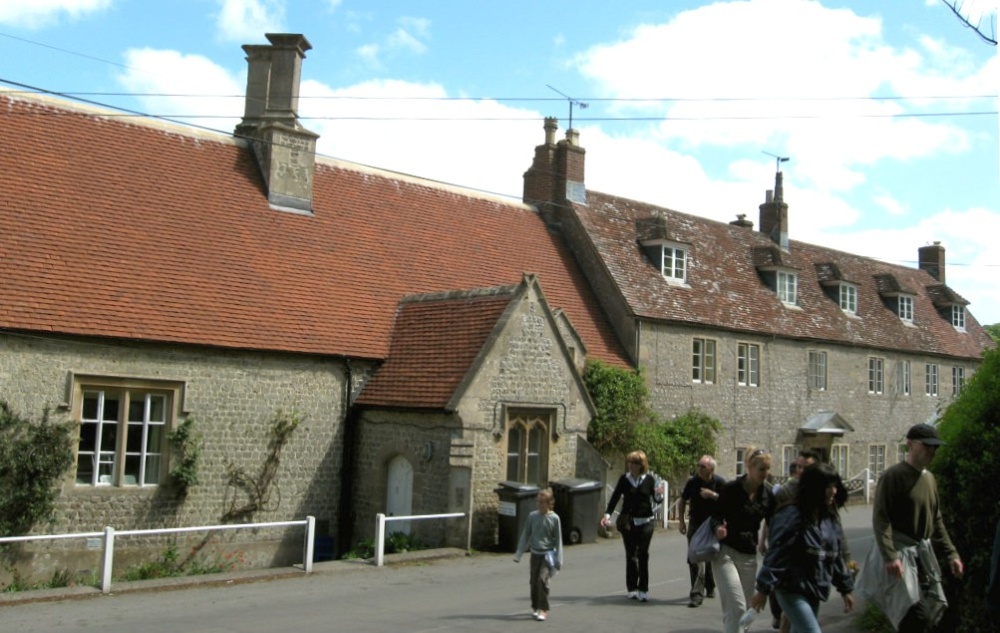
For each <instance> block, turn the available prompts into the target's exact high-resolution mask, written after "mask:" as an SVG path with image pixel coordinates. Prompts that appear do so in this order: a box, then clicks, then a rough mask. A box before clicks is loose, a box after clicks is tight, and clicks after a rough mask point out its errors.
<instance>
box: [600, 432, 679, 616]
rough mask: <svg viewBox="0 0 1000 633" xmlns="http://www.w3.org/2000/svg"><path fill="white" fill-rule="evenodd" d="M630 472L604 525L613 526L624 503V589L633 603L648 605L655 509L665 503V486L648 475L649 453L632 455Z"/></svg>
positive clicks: (620, 480)
mask: <svg viewBox="0 0 1000 633" xmlns="http://www.w3.org/2000/svg"><path fill="white" fill-rule="evenodd" d="M625 461H626V463H627V464H628V471H627V472H625V473H624V474H622V476H621V477H619V478H618V483H617V484H616V485H615V490H614V492H612V493H611V499H609V500H608V507H607V510H605V512H604V518H602V519H601V525H602V526H604V527H605V528H606V527H608V526H609V525H610V524H611V514H612V513H613V512H614V511H615V507H617V505H618V500H619V499H621V500H622V509H621V513H620V519H621V520H619V521H618V528H619V531H620V532H621V535H622V543H623V544H624V545H625V589H626V591H627V593H626V596H627V597H628V598H629V599H630V600H638V601H640V602H647V601H649V544H650V543H651V542H652V540H653V528H654V527H655V525H654V520H653V509H654V507H655V505H656V504H658V503H662V502H663V491H664V485H663V483H662V482H661V483H660V484H659V485H657V483H656V480H655V478H654V477H653V476H652V475H651V474H650V473H649V461H648V460H647V459H646V453H644V452H642V451H632V452H631V453H629V454H628V456H627V457H626V458H625Z"/></svg>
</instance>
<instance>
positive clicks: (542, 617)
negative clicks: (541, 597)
mask: <svg viewBox="0 0 1000 633" xmlns="http://www.w3.org/2000/svg"><path fill="white" fill-rule="evenodd" d="M535 619H536V620H538V621H539V622H545V612H544V611H539V612H538V615H536V616H535Z"/></svg>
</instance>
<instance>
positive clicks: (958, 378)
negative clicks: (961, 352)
mask: <svg viewBox="0 0 1000 633" xmlns="http://www.w3.org/2000/svg"><path fill="white" fill-rule="evenodd" d="M964 386H965V367H952V368H951V393H952V395H953V396H958V394H960V393H962V387H964Z"/></svg>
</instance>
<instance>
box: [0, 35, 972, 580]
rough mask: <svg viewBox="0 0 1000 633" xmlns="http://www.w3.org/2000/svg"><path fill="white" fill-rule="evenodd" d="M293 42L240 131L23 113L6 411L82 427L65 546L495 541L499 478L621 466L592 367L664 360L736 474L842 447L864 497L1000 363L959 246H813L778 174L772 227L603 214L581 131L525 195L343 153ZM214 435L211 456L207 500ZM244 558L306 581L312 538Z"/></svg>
mask: <svg viewBox="0 0 1000 633" xmlns="http://www.w3.org/2000/svg"><path fill="white" fill-rule="evenodd" d="M268 40H269V44H267V45H261V46H246V47H244V50H245V51H246V55H247V61H248V64H249V67H248V83H247V99H246V107H245V113H244V117H243V120H242V122H241V124H240V125H239V126H238V127H237V129H236V133H235V135H233V136H229V135H224V134H216V133H210V132H206V131H201V130H197V129H192V128H188V127H184V126H179V125H173V124H169V123H164V122H162V121H156V120H145V119H132V118H122V117H115V116H109V114H110V113H109V112H108V111H105V110H99V109H95V108H92V107H85V106H79V105H75V104H70V103H68V102H65V101H61V100H55V99H52V98H48V97H44V96H39V95H26V94H23V93H0V108H2V109H3V116H0V133H2V135H3V138H5V139H7V143H6V146H5V151H4V152H0V174H3V183H4V189H5V195H4V196H3V198H2V199H0V235H2V236H3V237H2V239H0V398H2V399H4V400H6V401H8V402H9V403H10V404H11V405H12V407H13V408H14V409H15V410H17V411H18V412H20V413H22V414H25V415H29V416H38V415H40V413H41V412H42V411H43V410H44V409H46V408H48V409H50V410H51V411H52V417H53V418H54V419H56V420H62V421H68V422H72V423H73V424H74V425H75V427H74V428H75V429H76V430H75V434H76V435H75V452H76V457H77V461H76V464H75V466H74V467H73V468H72V469H71V470H70V472H68V473H67V474H66V477H65V480H64V481H63V482H62V485H61V488H60V494H59V497H58V499H57V511H58V512H57V517H56V521H55V523H54V524H53V525H51V526H50V525H45V526H38V528H37V529H38V530H45V531H51V532H53V533H64V532H78V531H85V532H89V531H99V530H101V529H103V527H104V526H106V525H112V526H115V527H117V528H158V527H164V526H168V527H169V526H192V525H212V524H216V523H219V522H220V521H232V520H240V521H255V522H264V521H279V520H288V519H300V518H303V517H304V516H306V515H313V516H316V517H317V519H318V522H319V533H320V534H321V535H330V536H332V537H333V538H334V539H335V542H336V545H337V549H338V550H341V551H343V550H345V549H347V548H349V547H350V546H351V545H352V544H353V543H354V542H355V541H356V540H357V539H358V538H361V537H370V536H371V535H372V533H373V531H374V515H375V513H376V512H388V513H392V514H396V515H405V514H409V513H412V514H429V513H446V512H465V513H466V515H467V516H466V518H465V519H463V520H461V521H453V520H449V522H444V523H437V522H426V523H424V522H419V523H418V522H412V523H411V525H410V526H401V527H405V528H407V529H409V530H411V531H412V532H413V533H414V534H415V535H416V536H418V537H419V538H420V539H421V540H423V541H424V542H426V543H428V544H432V545H436V544H449V545H457V546H460V547H465V546H469V545H471V546H473V547H476V548H485V547H490V546H491V545H493V544H494V543H495V542H496V536H497V526H498V516H497V514H498V507H499V504H498V498H497V495H496V494H495V491H494V489H495V488H496V486H497V484H498V482H500V481H505V480H514V481H520V482H527V483H539V484H544V483H545V482H547V481H550V480H557V479H562V478H567V477H586V478H598V479H599V478H602V477H603V476H604V474H605V473H606V471H607V467H608V465H607V463H606V462H604V461H603V460H602V459H601V458H600V456H599V455H596V454H595V452H594V451H593V449H592V448H591V447H590V446H589V445H588V444H587V442H586V429H587V425H588V423H589V421H590V419H591V418H592V416H593V404H592V403H591V401H590V400H589V398H588V396H587V394H586V391H585V390H584V388H583V383H582V379H581V373H582V369H583V366H584V363H585V362H586V360H588V359H599V360H601V361H604V362H607V363H610V364H612V365H615V366H619V367H635V366H643V367H644V368H646V370H647V376H648V377H649V380H650V386H651V388H652V393H653V399H654V405H655V408H656V409H657V410H658V411H659V412H660V413H661V414H663V415H664V416H665V417H667V418H669V417H671V416H674V415H677V414H680V413H683V412H685V411H687V410H688V409H689V408H690V407H692V406H697V407H699V408H701V409H703V410H704V411H706V412H707V413H709V414H711V415H713V416H714V417H717V418H719V419H720V420H721V421H722V422H723V423H724V426H725V430H724V432H723V435H722V437H720V438H719V440H720V444H721V446H722V454H721V455H720V456H719V457H720V462H721V464H722V466H721V468H720V471H721V472H723V473H724V474H727V475H732V474H734V473H735V472H736V470H737V463H738V461H739V457H740V454H741V450H742V449H744V448H745V447H746V446H748V445H758V446H764V447H767V448H770V449H771V450H773V451H775V452H778V451H782V452H783V453H788V452H789V451H793V450H794V449H795V447H797V446H800V445H805V444H808V443H810V442H814V441H816V439H817V438H821V439H822V438H826V439H827V440H829V438H831V437H833V436H836V437H837V439H836V441H833V442H829V441H827V442H826V443H824V444H822V447H824V448H825V449H826V450H827V451H828V455H829V457H830V458H831V459H832V460H833V461H834V462H835V463H837V465H838V467H840V468H841V469H842V470H844V471H845V473H846V474H854V473H855V472H856V471H857V470H859V469H860V468H863V467H866V466H868V465H869V463H871V464H872V465H874V466H875V467H876V470H879V469H880V468H882V467H883V466H884V465H885V464H888V463H890V462H891V461H894V460H895V459H897V457H898V455H897V450H898V448H897V444H898V442H899V440H900V438H901V437H902V432H903V429H905V428H906V427H907V426H908V425H909V424H912V423H913V422H917V421H924V420H927V419H930V418H932V417H933V415H934V413H935V411H936V410H937V408H938V407H939V406H941V405H942V404H944V403H945V402H947V400H948V399H949V398H950V397H951V396H952V395H953V392H954V390H957V389H959V388H960V386H961V383H962V381H963V379H964V378H967V377H968V376H969V375H970V374H971V373H972V372H973V371H974V370H975V368H976V366H977V363H978V359H979V357H980V354H981V352H982V351H983V350H984V349H985V348H986V347H988V346H989V345H990V342H989V339H988V337H987V336H986V334H985V333H984V332H983V330H982V328H981V327H980V326H979V324H978V323H977V322H976V321H975V319H974V318H973V317H972V315H971V314H970V313H968V312H967V311H966V309H965V306H966V303H967V302H966V301H965V300H964V299H962V298H961V297H960V296H959V295H958V294H956V293H955V292H954V291H953V290H951V289H950V288H949V287H948V286H947V285H945V276H944V275H945V261H944V249H943V248H942V247H941V246H940V245H932V246H928V247H923V248H921V249H920V258H921V267H920V268H919V269H909V268H905V267H901V266H893V265H890V264H885V263H881V262H878V261H875V260H871V259H868V258H862V257H858V256H855V255H850V254H848V253H843V252H838V251H833V250H830V249H825V248H821V247H818V246H814V245H809V244H804V243H800V242H797V241H794V240H791V239H789V231H788V207H787V205H785V202H784V200H783V196H782V188H781V182H780V175H779V180H778V182H777V183H776V187H775V190H774V191H773V192H772V193H770V194H769V195H768V198H767V200H766V202H765V203H764V204H763V205H761V221H760V226H761V229H762V230H761V231H755V230H753V228H752V225H751V224H750V223H749V222H747V221H746V220H745V219H740V220H738V221H736V222H734V223H733V224H731V225H729V224H724V223H718V222H712V221H709V220H705V219H702V218H697V217H695V216H690V215H686V214H682V213H677V212H675V211H671V210H668V209H663V208H659V207H654V206H652V205H648V204H644V203H641V202H637V201H634V200H629V199H626V198H622V197H617V196H611V195H607V194H602V193H598V192H593V191H588V190H587V189H586V186H585V181H584V159H585V152H584V150H583V148H582V147H581V146H580V143H579V138H578V135H577V133H576V132H575V131H574V130H569V131H568V132H567V134H566V139H564V140H559V141H557V140H556V131H557V125H556V122H555V120H547V121H546V123H545V141H544V143H542V144H541V145H539V146H538V147H536V148H535V153H534V159H533V161H532V163H531V165H530V167H529V169H528V171H527V172H526V173H525V190H524V200H523V202H515V201H510V200H505V199H501V198H497V197H492V196H488V195H484V194H482V193H480V192H476V191H471V190H467V189H462V188H458V187H452V186H448V185H443V184H441V183H437V182H431V181H426V180H421V179H419V178H414V177H410V176H405V175H401V174H398V173H391V172H384V171H380V170H378V169H374V168H371V167H365V166H359V165H355V164H351V163H347V162H344V161H338V160H332V159H328V158H324V157H321V156H317V155H316V153H315V143H316V138H317V137H316V135H315V134H314V133H312V132H310V131H309V130H307V129H305V128H304V127H303V126H302V125H301V123H300V121H299V118H298V115H297V108H298V83H299V77H300V74H301V68H302V61H303V59H304V57H305V53H306V51H308V50H309V48H310V46H309V43H308V41H307V40H306V39H305V38H304V37H302V36H301V35H288V34H270V35H268ZM389 149H391V148H387V150H389ZM526 149H527V148H526ZM526 154H527V152H526ZM526 158H527V156H526ZM935 381H936V382H935ZM186 420H192V421H193V424H194V428H195V429H196V432H197V433H198V434H200V436H201V437H202V439H203V451H202V455H201V459H200V462H199V467H198V468H199V473H198V476H199V483H198V484H197V485H195V486H193V487H192V488H190V489H189V490H188V491H187V494H186V495H182V494H179V493H178V492H177V490H176V487H175V486H174V485H172V480H171V477H170V474H169V473H170V471H171V468H172V467H173V466H174V465H176V463H177V459H178V452H177V449H176V448H175V447H172V446H171V444H170V442H169V441H168V437H169V433H170V432H171V431H173V430H175V429H176V428H178V426H179V425H180V424H181V423H182V422H184V421H186ZM296 421H297V422H298V426H297V427H294V430H292V431H291V432H290V433H288V434H287V437H286V438H285V439H287V442H285V443H283V444H282V443H280V442H276V441H275V438H276V432H277V431H278V430H280V429H281V428H286V429H287V428H289V427H287V426H286V427H283V426H282V425H283V424H288V423H290V422H291V423H294V422H296ZM275 460H277V461H276V462H275ZM779 463H780V461H779ZM275 464H276V465H275ZM241 538H242V537H238V536H234V537H232V539H233V540H236V541H237V542H238V544H239V545H240V546H242V547H245V548H246V549H247V551H248V553H249V554H250V555H251V556H252V557H253V560H255V561H256V562H258V563H259V564H271V563H277V562H287V561H289V560H295V559H296V558H295V557H296V555H297V552H296V551H295V549H296V541H295V539H294V538H292V537H290V536H289V535H288V534H283V533H280V532H279V533H275V534H274V535H273V537H269V536H262V535H257V536H254V537H252V538H247V539H246V540H245V541H241V540H240V539H241ZM146 545H147V546H148V547H155V548H162V542H154V543H148V544H146ZM53 547H55V546H53ZM48 549H49V547H48V546H38V547H37V548H35V549H30V548H29V550H27V551H26V553H25V556H26V558H25V562H26V564H28V565H31V566H32V567H33V569H35V570H36V571H38V572H39V573H41V574H42V575H44V574H45V572H46V565H48V566H56V565H66V562H65V561H66V558H65V556H64V557H63V558H58V557H55V556H53V557H51V558H50V557H48V555H47V550H48ZM136 549H137V550H138V549H141V548H140V547H139V546H138V545H137V546H136ZM77 556H78V559H79V560H77V561H75V563H73V564H71V565H69V566H70V568H75V569H78V570H80V569H86V568H87V567H88V566H89V565H93V564H94V562H93V559H94V558H95V557H96V556H97V553H96V552H92V551H90V552H83V553H79V552H77ZM116 564H119V563H116Z"/></svg>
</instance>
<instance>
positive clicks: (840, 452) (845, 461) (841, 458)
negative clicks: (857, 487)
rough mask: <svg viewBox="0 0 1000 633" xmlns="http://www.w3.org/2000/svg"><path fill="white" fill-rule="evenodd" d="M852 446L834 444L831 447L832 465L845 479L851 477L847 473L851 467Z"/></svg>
mask: <svg viewBox="0 0 1000 633" xmlns="http://www.w3.org/2000/svg"><path fill="white" fill-rule="evenodd" d="M849 452H850V446H848V445H847V444H834V445H833V446H831V447H830V464H832V465H833V467H834V468H836V469H837V473H838V474H839V475H840V476H841V477H842V478H844V479H846V478H848V477H850V474H849V473H848V471H847V468H848V466H850V461H849Z"/></svg>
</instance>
